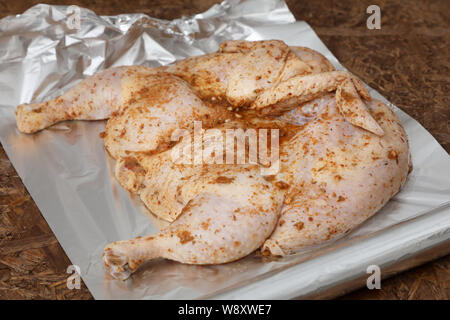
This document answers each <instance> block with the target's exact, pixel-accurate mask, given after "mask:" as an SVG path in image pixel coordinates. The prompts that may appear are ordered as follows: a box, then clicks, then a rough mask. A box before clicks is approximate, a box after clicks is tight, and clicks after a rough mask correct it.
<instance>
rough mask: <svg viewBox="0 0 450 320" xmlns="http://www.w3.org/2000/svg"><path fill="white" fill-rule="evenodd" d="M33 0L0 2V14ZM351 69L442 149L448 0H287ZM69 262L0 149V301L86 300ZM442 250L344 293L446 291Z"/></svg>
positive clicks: (157, 9) (110, 8)
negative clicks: (371, 23)
mask: <svg viewBox="0 0 450 320" xmlns="http://www.w3.org/2000/svg"><path fill="white" fill-rule="evenodd" d="M38 2H40V1H31V0H22V1H10V0H0V17H4V16H7V15H12V14H18V13H22V12H23V11H25V10H26V9H28V8H29V7H31V6H32V5H34V4H36V3H38ZM217 2H219V1H215V0H198V1H193V0H190V1H189V0H171V1H162V0H159V1H134V0H127V1H123V0H111V1H108V0H96V1H93V0H60V1H54V0H47V1H45V3H48V4H76V5H79V6H82V7H86V8H89V9H91V10H93V11H95V12H96V13H98V14H102V15H115V14H119V13H133V12H143V13H146V14H148V15H150V16H153V17H159V18H164V19H174V18H177V17H180V16H181V15H189V14H194V13H197V12H201V11H204V10H206V9H208V8H209V7H210V6H211V5H213V4H214V3H217ZM287 3H288V6H289V8H290V9H291V11H292V12H293V13H294V15H295V17H296V18H297V19H298V20H305V21H307V22H308V23H309V24H310V25H311V26H312V27H313V29H314V30H315V31H316V32H317V34H318V35H319V36H320V38H321V39H322V40H323V41H324V42H325V44H326V46H327V47H328V48H329V49H330V50H331V51H332V52H333V53H334V55H335V56H336V57H337V58H338V59H339V61H341V63H342V64H343V65H345V66H346V67H347V68H348V69H349V70H350V71H351V72H353V73H355V74H356V75H357V76H359V77H360V78H361V79H363V80H364V81H365V82H366V83H367V84H369V85H370V86H372V87H373V88H375V89H376V90H378V91H379V92H380V93H381V94H383V95H384V96H385V97H386V98H387V99H388V100H390V101H392V102H393V103H394V104H396V105H397V106H398V107H399V108H401V109H403V110H404V111H405V112H407V113H408V114H409V115H411V116H412V117H413V118H415V119H416V120H417V121H419V122H420V123H421V124H422V125H423V126H424V127H425V128H426V129H427V130H428V131H430V132H431V134H433V136H434V137H435V138H436V139H437V140H438V142H439V143H440V144H441V145H442V146H443V147H444V148H445V149H446V150H447V152H449V150H450V95H449V93H448V92H449V91H450V1H448V0H433V1H426V0H423V1H405V0H390V1H385V0H377V1H349V0H345V1H344V0H327V1H289V0H288V1H287ZM374 3H376V4H377V5H379V6H380V8H381V17H382V19H381V29H380V30H368V29H367V28H366V19H367V17H368V14H367V13H366V8H367V6H368V5H370V4H374ZM69 264H70V260H69V259H68V258H67V256H66V254H65V253H64V251H63V250H62V248H61V246H60V245H59V243H58V241H57V240H56V238H55V236H54V235H53V233H52V231H51V230H50V228H49V227H48V225H47V223H46V222H45V220H44V218H43V217H42V215H41V213H40V211H39V209H38V208H37V206H36V204H35V203H34V202H33V200H32V199H31V197H30V195H29V194H28V192H27V190H26V189H25V187H24V185H23V183H22V181H21V180H20V178H19V177H18V175H17V173H16V171H15V170H14V168H13V167H12V165H11V163H10V161H9V160H8V157H7V156H6V154H5V152H4V150H3V148H1V147H0V299H92V296H91V294H90V293H89V291H88V290H87V288H86V287H85V286H84V285H83V286H82V288H81V289H80V290H69V289H67V287H66V279H67V274H66V273H65V270H66V268H67V266H68V265H69ZM449 297H450V256H447V257H444V258H441V259H438V260H436V261H433V262H430V263H427V264H425V265H423V266H421V267H418V268H415V269H413V270H410V271H407V272H404V273H402V274H399V275H397V276H394V277H392V278H390V279H388V280H385V281H383V282H382V289H381V290H368V289H361V290H358V291H356V292H353V293H351V294H348V295H346V296H344V297H342V298H343V299H448V298H449Z"/></svg>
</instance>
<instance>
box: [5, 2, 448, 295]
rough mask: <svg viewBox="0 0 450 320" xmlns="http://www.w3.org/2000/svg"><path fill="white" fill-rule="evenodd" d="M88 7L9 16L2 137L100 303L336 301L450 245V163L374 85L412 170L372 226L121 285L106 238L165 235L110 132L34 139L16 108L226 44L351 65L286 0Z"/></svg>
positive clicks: (169, 269)
mask: <svg viewBox="0 0 450 320" xmlns="http://www.w3.org/2000/svg"><path fill="white" fill-rule="evenodd" d="M79 12H80V28H78V29H76V28H75V29H72V28H71V26H70V25H69V24H68V20H69V18H70V14H71V13H73V10H71V9H70V10H69V8H68V7H65V6H49V5H43V4H41V5H36V6H34V7H32V8H30V9H29V10H28V11H26V12H25V13H23V14H21V15H17V16H10V17H6V18H4V19H1V20H0V91H1V94H2V95H1V96H2V100H1V101H0V140H1V143H2V145H3V147H4V149H5V150H6V153H7V155H8V157H9V159H10V160H11V162H12V163H13V165H14V167H15V168H16V170H17V172H18V174H19V175H20V177H21V178H22V180H23V182H24V184H25V186H26V187H27V189H28V191H29V192H30V194H31V196H32V197H33V199H34V201H35V202H36V204H37V205H38V207H39V209H40V210H41V212H42V214H43V215H44V217H45V219H46V220H47V222H48V224H49V225H50V227H51V229H52V230H53V232H54V233H55V235H56V237H57V238H58V240H59V242H60V243H61V245H62V247H63V248H64V250H65V252H66V253H67V255H68V256H69V258H70V259H71V261H72V263H73V264H74V265H78V266H79V267H80V269H81V276H82V278H83V280H84V282H85V283H86V285H87V287H88V288H89V290H90V291H91V293H92V294H93V296H94V297H95V298H97V299H157V298H159V299H169V298H171V299H182V298H185V299H194V298H232V299H235V298H248V299H253V298H269V299H271V298H273V299H277V298H294V297H299V296H301V297H325V296H331V295H337V294H341V293H343V292H344V291H345V290H348V289H349V288H350V286H353V287H355V286H358V285H362V284H363V283H365V279H364V277H366V276H367V275H366V268H367V266H368V265H371V264H376V265H379V266H380V267H381V273H382V276H386V275H388V274H392V273H393V272H395V270H400V269H405V268H407V267H408V266H412V265H414V264H417V263H418V261H419V260H420V259H422V260H420V261H423V260H424V259H425V260H426V259H429V258H432V257H437V256H440V255H444V254H446V253H448V252H449V251H450V245H449V239H450V157H449V155H448V154H447V153H446V152H445V150H443V149H442V147H441V146H440V145H439V144H438V143H437V142H436V140H435V139H434V138H433V137H432V136H431V135H430V134H429V133H428V132H427V131H426V130H425V129H424V128H423V127H422V126H421V125H420V124H419V123H417V122H416V121H415V120H414V119H412V118H411V117H409V116H408V115H406V114H405V113H404V112H402V111H401V110H400V109H398V108H396V107H395V106H393V105H392V104H389V102H388V101H386V99H384V98H383V97H381V96H380V95H379V94H378V93H377V92H375V91H374V90H371V94H372V95H374V96H375V97H377V98H379V99H381V100H383V101H384V102H386V103H388V105H390V107H392V108H393V110H394V111H395V112H396V114H397V115H398V116H399V117H400V119H401V120H402V122H403V125H404V127H405V129H406V132H407V134H408V136H409V140H410V146H411V152H412V161H413V164H414V170H413V172H412V173H411V175H410V176H409V178H408V181H407V183H406V185H405V187H404V188H403V190H402V191H401V192H400V193H399V194H397V195H396V196H395V197H394V198H393V199H392V200H391V201H390V202H389V203H388V204H387V205H386V206H385V207H384V208H383V209H382V210H381V211H380V212H379V213H377V214H376V215H375V216H374V217H373V218H371V219H370V220H369V221H367V222H366V223H364V224H363V225H362V226H361V227H360V228H358V229H356V230H355V231H354V232H352V233H351V234H349V235H348V236H347V237H346V238H344V239H342V240H340V241H339V242H337V243H334V244H332V245H330V246H328V247H326V248H316V249H315V250H312V251H309V252H303V253H300V254H297V255H293V256H289V257H286V258H283V259H277V260H265V259H264V257H262V256H260V255H257V254H252V255H250V256H248V257H246V258H244V259H242V260H239V261H237V262H234V263H230V264H226V265H218V266H189V265H183V264H179V263H176V262H171V261H166V260H159V261H153V262H151V263H149V264H148V265H146V266H145V267H144V268H141V269H140V270H139V271H138V272H137V273H136V274H135V275H134V276H133V277H132V278H130V279H129V280H127V281H125V282H121V281H118V280H114V279H112V278H111V277H110V276H109V275H107V274H106V273H105V271H104V269H103V265H102V260H101V254H102V249H103V247H104V245H106V244H107V243H109V242H111V241H115V240H119V239H129V238H134V237H136V236H142V235H147V234H150V233H153V232H155V231H156V230H157V226H158V223H157V221H154V220H152V219H149V216H148V215H147V214H146V210H145V208H144V206H143V204H142V203H141V202H140V201H139V200H138V199H136V198H130V196H129V194H128V192H126V191H125V190H124V189H122V188H121V187H120V186H119V184H118V182H117V181H116V180H115V178H114V175H113V169H112V168H113V165H114V160H112V159H111V158H110V157H109V156H108V155H107V154H106V152H105V150H104V147H103V140H102V139H100V138H99V137H98V135H99V133H100V132H102V131H103V130H104V127H105V122H104V121H94V122H83V121H73V122H65V123H60V124H58V125H55V126H53V127H51V128H50V129H48V130H44V131H42V132H40V133H38V134H34V135H24V134H21V133H20V132H19V131H18V130H17V128H16V125H15V120H14V109H15V106H16V105H18V104H21V103H26V102H41V101H43V100H47V99H50V98H53V97H55V96H57V95H60V94H61V93H62V92H64V91H66V90H67V89H68V88H69V87H71V86H73V85H75V84H76V83H77V82H79V81H80V80H81V79H83V78H85V77H87V76H89V75H92V74H93V73H95V72H97V71H100V70H102V69H104V68H108V67H112V66H119V65H131V64H137V65H148V66H158V65H164V64H168V63H171V62H173V61H175V60H177V59H182V58H185V57H188V56H194V55H199V54H204V53H208V52H212V51H215V50H216V49H217V47H218V45H219V44H220V43H221V42H222V41H224V40H228V39H247V40H263V39H281V40H283V41H285V42H286V43H287V44H289V45H300V46H307V47H310V48H312V49H315V50H318V51H319V52H321V53H322V54H324V55H325V56H326V57H327V58H328V59H329V60H330V61H331V62H332V63H333V64H334V65H335V66H336V67H337V68H338V69H344V68H343V67H342V66H341V65H340V64H339V62H338V61H337V60H336V58H335V57H334V56H333V55H332V53H331V52H330V51H329V50H328V49H327V48H326V47H325V46H324V44H323V43H322V42H321V41H320V39H319V38H318V37H317V35H316V34H315V33H314V31H313V30H312V29H311V28H310V27H309V25H308V24H307V23H305V22H302V21H295V19H294V17H293V15H292V14H291V12H290V11H289V9H288V8H287V6H286V4H285V3H284V2H282V1H277V0H258V1H256V0H249V1H225V2H223V3H222V4H220V5H215V6H213V7H212V8H211V9H209V10H208V11H206V12H204V13H201V14H197V15H195V16H192V17H185V18H181V19H177V20H173V21H165V20H158V19H154V18H151V17H148V16H146V15H144V14H122V15H118V16H97V15H96V14H95V13H94V12H92V11H90V10H87V9H83V8H80V11H79ZM430 250H431V251H433V250H434V251H433V252H432V254H428V255H426V257H427V258H424V257H425V256H424V255H423V253H424V252H430ZM419 257H421V258H420V259H419ZM411 261H412V262H411ZM402 263H403V264H402ZM399 264H400V265H401V266H400V267H398V265H399ZM394 266H397V267H394ZM358 279H359V280H358ZM331 292H333V293H331ZM327 293H328V294H327Z"/></svg>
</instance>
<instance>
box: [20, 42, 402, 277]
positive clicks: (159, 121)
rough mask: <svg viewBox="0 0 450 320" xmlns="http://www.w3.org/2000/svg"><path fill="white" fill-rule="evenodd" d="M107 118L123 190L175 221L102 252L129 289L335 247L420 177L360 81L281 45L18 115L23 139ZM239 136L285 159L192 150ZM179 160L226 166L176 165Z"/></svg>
mask: <svg viewBox="0 0 450 320" xmlns="http://www.w3.org/2000/svg"><path fill="white" fill-rule="evenodd" d="M99 119H109V120H108V122H107V124H106V130H105V133H104V134H103V138H104V140H105V146H106V149H107V150H108V152H109V153H110V154H111V155H112V156H113V157H114V158H115V159H116V160H117V161H116V168H115V175H116V178H117V179H118V181H119V182H120V184H121V185H122V186H123V187H124V188H125V189H127V190H129V191H131V192H134V193H137V194H138V195H139V196H140V198H141V199H142V201H143V202H144V203H145V205H146V206H147V208H148V209H149V210H150V211H151V212H152V213H153V214H155V215H157V216H159V217H161V218H163V219H165V220H168V221H170V222H171V224H170V225H169V226H168V227H166V228H164V229H162V230H161V231H160V232H159V233H157V234H153V235H149V236H145V237H139V238H136V239H132V240H123V241H117V242H113V243H111V244H109V245H107V246H106V247H105V250H104V255H103V260H104V263H105V265H106V267H107V268H108V269H109V271H110V272H111V274H112V275H113V276H115V277H117V278H119V279H126V278H127V277H128V276H129V275H130V274H131V273H132V272H133V271H135V270H136V269H137V268H138V267H139V265H141V264H142V263H143V262H144V261H148V260H151V259H154V258H160V257H162V258H167V259H171V260H175V261H179V262H182V263H188V264H219V263H226V262H230V261H234V260H237V259H240V258H242V257H244V256H246V255H248V254H250V253H251V252H253V251H255V250H257V249H258V248H262V250H263V251H264V253H265V254H272V255H279V256H283V255H287V254H291V253H295V252H296V251H297V250H299V249H301V248H306V247H311V246H315V245H319V244H323V243H326V242H329V241H333V240H336V239H338V238H339V237H341V236H343V235H345V234H347V233H348V232H349V231H350V230H352V229H353V228H355V227H356V226H358V225H360V224H361V223H362V222H364V221H365V220H366V219H368V218H369V217H370V216H372V215H373V214H374V213H376V212H377V211H378V210H379V209H380V208H381V207H383V206H384V205H385V204H386V202H387V201H388V200H389V199H390V198H392V197H393V196H394V195H395V194H396V193H397V192H398V191H399V190H400V188H401V187H402V186H403V184H404V182H405V180H406V178H407V175H408V172H409V170H410V167H411V163H410V155H409V146H408V140H407V137H406V134H405V131H404V129H403V127H402V125H401V123H400V121H399V119H398V118H397V117H396V116H395V114H394V113H393V112H392V111H391V110H390V109H389V108H388V107H387V106H386V105H385V104H383V103H382V102H380V101H378V100H375V99H372V98H371V97H370V95H369V93H368V92H367V90H366V88H365V87H364V85H363V84H362V83H361V82H360V80H359V79H358V78H356V77H355V76H354V75H352V74H350V73H348V72H345V71H336V70H334V68H333V66H332V65H331V64H330V63H329V61H328V60H327V59H326V58H325V57H323V56H322V55H321V54H319V53H317V52H315V51H313V50H311V49H308V48H302V47H288V46H287V45H286V44H284V43H283V42H282V41H278V40H270V41H257V42H247V41H226V42H224V43H223V44H222V45H221V46H220V48H219V50H218V51H217V52H216V53H212V54H207V55H203V56H198V57H192V58H188V59H185V60H182V61H179V62H177V63H174V64H172V65H168V66H164V67H158V68H149V67H143V66H129V67H118V68H112V69H108V70H104V71H103V72H100V73H98V74H96V75H94V76H92V77H90V78H88V79H86V80H84V81H82V82H81V83H80V84H78V85H77V86H75V87H74V88H72V89H71V90H69V91H68V92H67V93H65V94H64V95H62V96H60V97H58V98H56V99H54V100H50V101H48V102H45V103H40V104H25V105H21V106H18V107H17V110H16V120H17V126H18V128H19V130H20V131H22V132H24V133H33V132H36V131H39V130H41V129H44V128H46V127H48V126H51V125H52V124H54V123H56V122H59V121H64V120H99ZM198 123H200V124H201V128H200V129H198ZM232 129H235V130H241V131H239V132H245V133H247V136H246V139H247V140H248V141H249V143H250V141H251V140H252V139H253V138H252V136H251V135H250V134H248V133H249V132H253V131H251V130H254V132H258V133H267V132H276V133H277V135H270V134H269V135H268V136H269V137H266V138H267V139H266V138H265V139H266V140H264V139H262V140H261V136H259V137H258V139H260V140H258V150H259V151H260V150H261V147H262V146H266V144H267V145H270V147H269V149H268V150H269V153H270V154H271V155H272V156H273V155H277V157H276V159H275V158H273V159H271V161H270V163H269V165H268V164H267V163H264V161H261V158H257V159H256V160H255V159H253V160H252V158H251V155H249V154H246V155H244V157H243V159H245V160H246V161H244V162H239V163H236V162H234V163H228V162H227V161H222V160H224V159H225V156H222V154H221V152H222V151H224V154H228V153H227V152H231V153H232V154H233V155H234V153H233V151H236V147H235V146H234V144H229V141H228V140H226V144H225V145H224V144H223V143H224V140H223V139H210V140H208V143H206V144H205V139H204V138H202V139H200V140H199V139H198V138H196V137H197V135H196V134H198V133H199V132H200V133H201V134H202V137H205V135H204V134H205V133H208V132H209V133H211V132H214V135H215V138H217V137H219V138H220V137H221V136H224V137H225V136H227V134H228V133H229V132H231V131H230V130H232ZM180 130H181V132H183V133H184V134H182V135H179V136H176V134H175V133H176V132H178V131H180ZM197 131H198V132H197ZM174 136H175V138H174ZM278 138H279V140H277V139H278ZM255 139H256V138H255ZM247 140H246V141H247ZM189 141H190V142H191V144H186V142H189ZM254 141H256V140H254ZM233 142H234V138H233ZM275 142H277V143H278V144H275ZM183 148H184V149H183ZM251 149H252V147H251V146H249V147H248V148H246V149H245V150H244V151H251ZM180 150H184V151H186V152H187V153H188V154H189V155H190V158H191V160H192V158H194V159H195V158H196V157H197V156H198V155H199V153H202V154H203V156H204V155H205V154H208V155H209V156H211V157H212V158H214V157H215V160H220V161H212V162H211V161H209V162H205V161H203V162H201V163H198V162H195V161H191V162H178V161H176V157H175V158H174V154H175V153H176V152H175V151H180ZM219 151H220V154H218V152H219ZM237 153H239V151H237ZM200 158H201V157H200ZM268 167H270V168H268ZM273 168H276V169H275V170H272V169H273Z"/></svg>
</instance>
